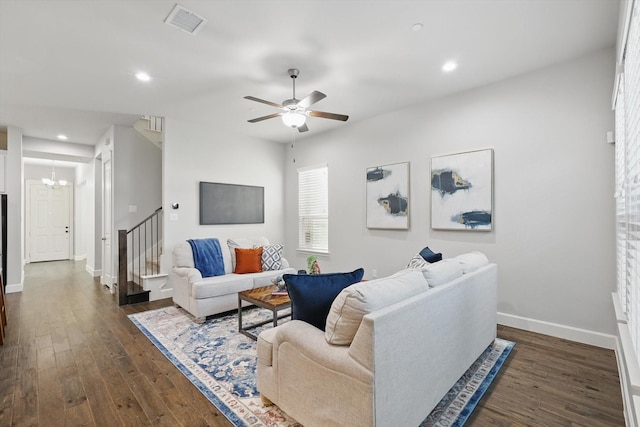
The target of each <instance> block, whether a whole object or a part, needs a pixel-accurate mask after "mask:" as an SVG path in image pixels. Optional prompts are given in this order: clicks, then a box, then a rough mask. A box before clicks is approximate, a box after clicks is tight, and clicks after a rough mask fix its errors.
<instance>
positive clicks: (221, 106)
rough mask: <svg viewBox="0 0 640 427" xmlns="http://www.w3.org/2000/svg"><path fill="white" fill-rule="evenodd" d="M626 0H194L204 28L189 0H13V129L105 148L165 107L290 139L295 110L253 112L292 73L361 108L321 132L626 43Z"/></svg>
mask: <svg viewBox="0 0 640 427" xmlns="http://www.w3.org/2000/svg"><path fill="white" fill-rule="evenodd" d="M618 3H619V2H618V0H423V1H417V0H414V1H398V0H388V1H385V0H370V1H360V0H340V1H330V0H296V1H294V0H289V1H287V0H280V1H273V0H216V1H211V0H208V1H205V0H180V4H181V5H182V6H184V7H186V8H188V9H190V10H192V11H193V12H195V13H197V14H199V15H202V16H204V17H205V18H207V19H208V23H206V24H205V26H204V27H203V28H202V30H201V31H200V32H199V33H198V34H197V35H190V34H186V33H184V32H181V31H179V30H176V29H175V28H172V27H170V26H168V25H167V24H165V23H164V20H165V18H166V17H167V16H168V15H169V13H170V12H171V10H172V9H173V7H174V5H175V4H176V2H175V1H174V0H135V1H131V0H129V1H126V0H91V1H77V0H0V126H7V125H14V126H18V127H21V128H22V129H23V134H24V135H25V136H32V137H38V138H45V139H55V137H56V135H58V134H59V133H64V134H66V135H68V136H69V142H74V143H82V144H94V143H95V142H96V140H97V139H98V138H99V137H100V136H101V135H102V134H103V133H104V132H105V131H106V129H107V128H108V126H109V125H110V124H112V123H116V124H131V123H133V121H134V120H135V119H136V118H137V117H138V116H139V115H142V114H149V115H157V116H175V117H178V118H181V119H184V120H191V121H195V122H202V123H208V124H212V123H213V124H215V126H217V127H218V128H220V129H227V130H229V131H230V132H238V133H241V134H245V135H250V136H254V137H256V138H261V139H266V140H271V141H281V142H286V141H289V140H290V138H291V130H290V129H287V128H285V127H284V125H283V124H282V122H281V121H280V120H279V119H271V120H267V121H264V122H260V123H255V124H250V123H247V120H248V119H251V118H254V117H258V116H263V115H266V114H270V113H273V112H276V111H277V110H275V109H273V108H271V107H269V106H267V105H263V104H259V103H255V102H251V101H248V100H245V99H243V96H245V95H252V96H255V97H258V98H263V99H267V100H270V101H274V102H278V103H280V102H282V101H283V100H285V99H287V98H290V97H291V81H290V78H289V77H288V75H287V69H288V68H299V69H300V70H301V74H300V77H299V78H298V80H297V84H296V95H297V98H299V99H300V98H302V97H304V96H305V95H307V94H308V93H310V92H311V91H313V90H319V91H321V92H324V93H325V94H326V95H327V98H325V99H324V100H322V101H320V102H318V103H317V104H315V105H314V106H313V109H317V110H321V111H329V112H335V113H341V114H348V115H349V116H350V119H349V121H348V122H347V123H342V122H338V121H334V120H327V119H320V118H310V119H309V120H308V122H307V123H308V126H309V128H310V132H308V133H307V134H306V135H309V134H317V133H319V132H322V131H326V130H329V129H334V128H336V127H340V126H349V124H350V123H353V122H356V121H358V120H362V119H364V118H367V117H371V116H374V115H377V114H380V113H384V112H387V111H392V110H396V109H400V108H403V107H406V106H410V105H413V104H416V103H420V102H423V101H425V100H430V99H434V98H438V97H442V96H445V95H448V94H451V93H454V92H458V91H463V90H466V89H470V88H473V87H477V86H481V85H486V84H489V83H491V82H495V81H498V80H501V79H505V78H509V77H511V76H515V75H518V74H522V73H526V72H528V71H531V70H534V69H538V68H542V67H545V66H548V65H550V64H553V63H557V62H561V61H564V60H567V59H570V58H574V57H577V56H580V55H583V54H585V53H587V52H590V51H593V50H597V49H602V48H605V47H609V46H613V45H614V43H615V37H616V29H617V20H618V7H619V4H618ZM415 23H422V24H423V29H422V30H421V31H412V29H411V26H412V25H413V24H415ZM449 59H454V60H456V61H458V63H459V68H458V69H457V70H456V71H454V72H453V73H450V74H444V73H442V71H441V69H440V68H441V66H442V64H443V63H444V62H445V61H446V60H449ZM140 70H143V71H146V72H148V73H149V74H150V75H151V76H152V80H151V82H148V83H142V82H139V81H137V80H136V79H135V78H134V74H135V73H136V72H138V71H140ZM612 79H613V64H612ZM304 136H305V134H300V137H304Z"/></svg>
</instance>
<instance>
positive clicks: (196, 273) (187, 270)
mask: <svg viewBox="0 0 640 427" xmlns="http://www.w3.org/2000/svg"><path fill="white" fill-rule="evenodd" d="M172 271H173V273H174V274H175V275H176V276H180V277H184V278H186V279H187V280H189V283H195V282H198V281H200V280H202V274H201V273H200V270H198V269H197V268H193V267H173V269H172Z"/></svg>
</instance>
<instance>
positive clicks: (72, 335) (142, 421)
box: [0, 261, 231, 427]
mask: <svg viewBox="0 0 640 427" xmlns="http://www.w3.org/2000/svg"><path fill="white" fill-rule="evenodd" d="M168 304H171V300H164V301H157V302H154V303H143V304H137V305H133V306H127V307H124V308H119V307H118V305H117V296H116V295H112V294H110V293H109V291H108V289H107V288H106V287H104V286H102V285H100V284H99V282H98V278H96V279H95V280H94V278H92V277H91V276H90V275H89V274H87V272H86V271H85V263H84V262H82V261H53V262H42V263H32V264H27V265H26V266H25V280H24V291H23V292H22V293H13V294H8V295H7V311H8V326H7V336H6V340H5V345H4V346H0V366H1V368H0V426H3V427H4V426H18V425H20V426H23V425H29V426H42V427H45V426H46V427H49V426H93V425H97V426H115V425H131V426H145V425H154V426H156V425H167V426H176V425H185V426H204V425H209V426H230V425H231V424H230V423H229V422H228V421H227V420H226V419H225V418H224V417H223V416H222V415H220V414H219V413H218V412H217V410H216V409H215V408H214V407H213V406H212V405H211V404H210V403H209V402H208V401H207V400H206V399H204V397H202V396H201V395H200V392H199V391H197V390H196V389H195V388H194V387H193V386H192V385H191V383H190V382H189V381H188V380H187V379H186V378H185V377H184V376H183V375H182V374H181V373H180V372H179V371H178V370H176V369H175V368H174V367H173V365H172V364H171V363H170V362H169V361H168V360H167V359H166V358H165V357H164V356H163V355H162V354H161V353H160V352H159V351H157V350H156V348H155V347H154V346H153V344H151V342H150V341H149V340H148V339H147V338H146V337H144V335H142V334H141V333H140V331H139V330H138V329H137V328H136V327H135V326H133V324H132V323H131V322H130V321H129V319H128V318H127V317H126V316H127V314H130V313H133V312H136V311H145V310H148V309H151V308H158V307H161V306H164V305H168Z"/></svg>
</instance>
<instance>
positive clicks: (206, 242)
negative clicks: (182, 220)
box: [187, 239, 224, 277]
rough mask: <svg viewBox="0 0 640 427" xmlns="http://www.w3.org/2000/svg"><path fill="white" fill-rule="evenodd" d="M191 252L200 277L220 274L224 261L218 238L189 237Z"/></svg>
mask: <svg viewBox="0 0 640 427" xmlns="http://www.w3.org/2000/svg"><path fill="white" fill-rule="evenodd" d="M187 242H189V244H190V245H191V251H192V252H193V263H194V265H195V267H196V268H197V269H198V270H200V273H201V274H202V277H211V276H222V275H223V274H224V261H223V259H222V250H221V249H220V242H219V241H218V239H189V240H187Z"/></svg>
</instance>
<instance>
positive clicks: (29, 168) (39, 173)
mask: <svg viewBox="0 0 640 427" xmlns="http://www.w3.org/2000/svg"><path fill="white" fill-rule="evenodd" d="M54 168H55V173H56V179H66V180H67V181H68V182H70V183H72V182H75V179H76V171H75V168H70V167H62V166H56V165H54ZM42 178H51V164H49V165H34V164H29V163H27V164H25V165H24V179H35V180H37V181H39V180H41V179H42Z"/></svg>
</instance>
